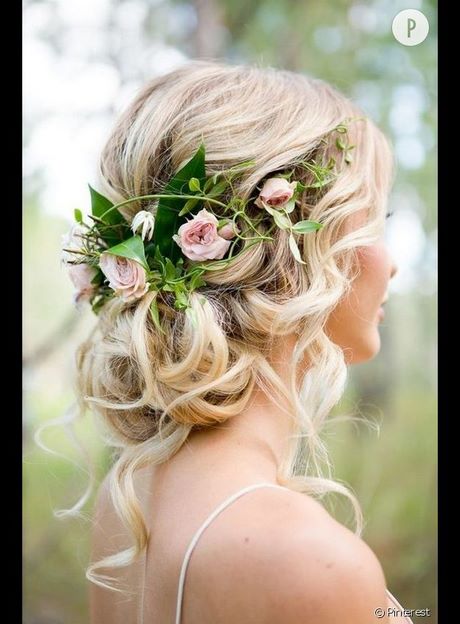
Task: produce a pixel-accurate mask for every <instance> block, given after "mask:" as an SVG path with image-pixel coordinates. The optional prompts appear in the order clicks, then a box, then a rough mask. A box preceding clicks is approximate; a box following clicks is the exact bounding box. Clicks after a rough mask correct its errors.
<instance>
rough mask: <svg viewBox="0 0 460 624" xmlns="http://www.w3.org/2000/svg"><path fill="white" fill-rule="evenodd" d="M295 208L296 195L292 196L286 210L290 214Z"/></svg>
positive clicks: (285, 207) (285, 206)
mask: <svg viewBox="0 0 460 624" xmlns="http://www.w3.org/2000/svg"><path fill="white" fill-rule="evenodd" d="M294 208H295V199H294V197H291V199H290V200H289V201H288V203H287V204H285V205H284V210H285V211H286V212H287V213H288V214H289V213H291V212H292V211H293V210H294Z"/></svg>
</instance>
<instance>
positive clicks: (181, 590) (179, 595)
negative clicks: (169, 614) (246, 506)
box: [176, 483, 287, 624]
mask: <svg viewBox="0 0 460 624" xmlns="http://www.w3.org/2000/svg"><path fill="white" fill-rule="evenodd" d="M259 487H275V488H281V489H283V490H286V489H287V488H286V487H284V486H283V485H276V484H275V483H255V484H254V485H248V486H247V487H245V488H243V489H241V490H239V491H238V492H236V493H235V494H232V495H231V496H229V498H227V499H226V500H225V501H224V502H223V503H221V504H220V505H219V507H217V508H216V509H215V510H214V511H213V512H212V514H211V515H210V516H208V518H207V519H206V520H205V521H204V522H203V524H202V525H201V526H200V528H199V529H198V531H197V532H196V533H195V535H194V536H193V538H192V540H191V542H190V544H189V547H188V548H187V552H186V553H185V556H184V561H183V563H182V568H181V571H180V577H179V589H178V593H177V606H176V624H180V619H181V611H182V596H183V593H184V581H185V574H186V572H187V566H188V562H189V560H190V557H191V555H192V552H193V549H194V548H195V546H196V544H197V542H198V540H199V539H200V537H201V534H202V533H203V531H204V530H205V529H206V528H207V527H208V526H209V525H210V524H211V522H212V521H213V520H214V518H215V517H216V516H217V515H219V514H220V512H221V511H223V510H224V509H225V508H226V507H227V506H228V505H230V504H231V503H233V501H235V500H236V499H237V498H239V497H240V496H242V495H243V494H246V493H247V492H250V491H251V490H255V489H256V488H259Z"/></svg>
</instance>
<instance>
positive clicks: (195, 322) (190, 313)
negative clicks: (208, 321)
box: [185, 307, 198, 329]
mask: <svg viewBox="0 0 460 624" xmlns="http://www.w3.org/2000/svg"><path fill="white" fill-rule="evenodd" d="M185 314H186V316H187V317H188V318H189V319H190V322H191V323H192V325H193V327H194V328H195V329H198V319H197V316H196V311H195V310H194V309H193V308H190V307H188V308H185Z"/></svg>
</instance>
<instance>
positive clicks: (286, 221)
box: [265, 205, 291, 230]
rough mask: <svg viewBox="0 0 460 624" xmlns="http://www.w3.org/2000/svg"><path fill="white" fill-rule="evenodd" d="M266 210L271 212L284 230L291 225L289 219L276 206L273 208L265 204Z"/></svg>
mask: <svg viewBox="0 0 460 624" xmlns="http://www.w3.org/2000/svg"><path fill="white" fill-rule="evenodd" d="M265 210H266V211H267V212H269V213H270V214H271V215H272V217H273V218H274V220H275V223H276V225H277V226H278V227H279V228H281V229H282V230H286V229H288V228H290V227H291V222H290V221H289V219H288V218H287V217H286V216H285V215H283V214H282V213H281V212H280V211H279V210H276V209H275V208H271V207H270V206H267V205H265Z"/></svg>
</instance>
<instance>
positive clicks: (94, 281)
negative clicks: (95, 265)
mask: <svg viewBox="0 0 460 624" xmlns="http://www.w3.org/2000/svg"><path fill="white" fill-rule="evenodd" d="M104 279H105V275H104V273H103V272H102V271H101V270H100V269H98V270H97V273H96V275H95V276H94V277H93V279H92V280H91V284H95V285H96V286H101V284H103V283H104Z"/></svg>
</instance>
